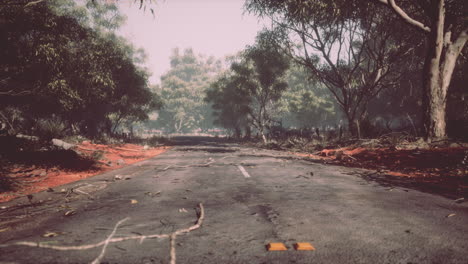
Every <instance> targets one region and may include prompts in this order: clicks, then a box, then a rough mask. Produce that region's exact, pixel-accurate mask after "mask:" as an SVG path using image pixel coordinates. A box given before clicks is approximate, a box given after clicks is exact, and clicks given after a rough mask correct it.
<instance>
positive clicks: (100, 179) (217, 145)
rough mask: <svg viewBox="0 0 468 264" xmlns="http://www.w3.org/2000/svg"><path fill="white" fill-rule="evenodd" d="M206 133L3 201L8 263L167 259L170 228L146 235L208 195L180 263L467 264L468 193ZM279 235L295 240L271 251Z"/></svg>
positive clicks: (177, 225) (181, 221) (179, 218)
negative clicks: (406, 184)
mask: <svg viewBox="0 0 468 264" xmlns="http://www.w3.org/2000/svg"><path fill="white" fill-rule="evenodd" d="M201 140H202V139H199V140H198V141H193V139H189V138H185V139H181V140H180V141H179V142H180V144H179V145H177V146H175V147H174V148H173V149H171V150H170V151H167V152H166V153H164V154H162V155H160V156H157V157H155V158H153V159H150V160H146V161H143V162H140V163H138V164H135V165H132V166H128V167H125V168H122V169H119V170H116V171H112V172H109V173H106V174H103V175H99V176H96V177H93V178H89V179H86V180H83V181H80V182H75V183H73V184H69V185H66V186H63V187H60V188H57V189H56V190H55V191H54V192H43V193H40V194H36V195H35V196H34V198H33V200H32V201H33V202H35V204H34V203H33V204H31V203H29V201H28V199H27V198H26V197H25V198H20V199H17V200H14V201H11V202H8V203H3V204H0V207H1V206H3V207H2V209H0V227H2V228H6V230H5V229H4V230H0V231H2V232H0V244H1V246H0V263H2V264H5V263H93V261H94V263H98V262H100V263H169V262H170V251H171V245H170V239H169V238H167V237H163V238H151V237H143V236H145V235H147V236H148V235H154V234H171V233H173V232H175V231H177V230H180V229H185V228H188V227H190V226H193V225H194V224H195V223H196V221H197V219H199V217H201V213H202V212H201V209H200V208H198V204H200V203H201V204H202V207H203V218H202V219H199V221H201V222H202V223H201V226H200V227H199V228H198V229H194V230H191V231H190V232H188V233H182V234H178V235H177V237H176V239H175V240H174V243H173V246H174V247H173V249H174V250H175V256H176V261H177V263H190V264H191V263H468V202H465V203H456V202H454V201H453V200H450V199H447V198H444V197H441V196H436V195H432V194H428V193H422V192H420V191H417V190H413V189H405V188H402V187H398V186H394V187H392V186H383V185H381V184H379V183H378V182H374V181H368V180H367V179H369V177H365V176H366V175H369V174H373V173H375V172H372V171H366V170H359V169H353V168H345V167H340V166H331V165H327V164H321V163H314V162H311V161H307V160H303V159H299V158H296V157H294V156H291V155H289V154H287V153H285V152H277V151H268V150H259V149H253V148H246V147H241V146H238V145H235V144H228V143H223V142H220V141H219V140H218V141H217V142H216V141H213V140H208V139H204V140H203V141H201ZM62 188H63V189H65V190H66V191H65V192H60V189H62ZM72 188H73V191H71V189H72ZM40 200H42V202H40ZM67 212H68V213H67ZM65 214H68V215H65ZM121 220H123V222H120V224H119V225H118V226H117V227H116V225H117V224H118V223H119V221H121ZM196 227H197V226H195V228H196ZM47 236H48V237H47ZM129 237H130V238H135V239H129V240H125V241H118V240H123V239H125V238H129ZM143 238H144V239H143ZM25 241H30V242H34V243H31V244H27V243H24V242H25ZM100 242H101V244H99V243H100ZM270 242H282V243H284V244H285V245H286V246H287V247H288V250H287V251H276V252H269V251H266V248H265V245H266V244H268V243H270ZM296 242H309V243H311V244H312V245H313V246H314V247H315V248H316V250H315V251H296V250H294V248H293V244H294V243H296ZM37 243H40V244H39V245H40V246H41V247H38V246H37V245H38V244H37ZM96 244H97V245H99V246H96ZM6 245H8V246H6ZM86 245H88V246H86ZM50 246H55V247H57V248H60V249H63V250H56V249H50V248H44V247H50ZM67 247H68V248H67ZM87 247H89V248H87Z"/></svg>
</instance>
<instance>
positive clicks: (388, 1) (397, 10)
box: [378, 0, 431, 33]
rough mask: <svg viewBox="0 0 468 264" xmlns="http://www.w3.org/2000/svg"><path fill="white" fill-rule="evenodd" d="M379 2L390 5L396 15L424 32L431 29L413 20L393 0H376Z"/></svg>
mask: <svg viewBox="0 0 468 264" xmlns="http://www.w3.org/2000/svg"><path fill="white" fill-rule="evenodd" d="M378 1H379V2H381V3H383V4H385V5H388V6H390V7H391V8H392V9H393V11H395V13H397V15H399V16H400V17H401V18H403V20H405V21H406V22H407V23H409V24H410V25H413V26H415V27H417V28H419V29H421V30H423V31H424V32H427V33H429V32H431V29H430V28H429V27H428V26H426V25H424V24H423V23H421V22H419V21H417V20H415V19H412V18H411V17H410V16H409V15H408V14H407V13H406V12H405V11H403V9H401V8H400V7H399V6H397V4H396V3H395V0H378Z"/></svg>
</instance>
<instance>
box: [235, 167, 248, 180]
mask: <svg viewBox="0 0 468 264" xmlns="http://www.w3.org/2000/svg"><path fill="white" fill-rule="evenodd" d="M237 168H239V170H240V171H241V172H242V174H243V175H244V177H246V178H250V175H249V173H248V172H247V171H246V170H245V169H244V167H242V166H241V165H237Z"/></svg>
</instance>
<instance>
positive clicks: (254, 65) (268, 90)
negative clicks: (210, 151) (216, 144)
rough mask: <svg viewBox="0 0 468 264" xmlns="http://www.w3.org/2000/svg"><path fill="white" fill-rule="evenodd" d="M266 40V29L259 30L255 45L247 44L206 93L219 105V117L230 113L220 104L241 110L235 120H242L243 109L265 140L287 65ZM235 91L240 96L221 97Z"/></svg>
mask: <svg viewBox="0 0 468 264" xmlns="http://www.w3.org/2000/svg"><path fill="white" fill-rule="evenodd" d="M270 41H271V39H270V38H269V36H268V34H267V32H260V33H259V34H258V35H257V38H256V43H255V45H253V46H248V47H247V48H246V49H245V50H244V51H243V52H242V54H241V56H240V58H239V61H235V62H233V63H232V64H231V67H230V73H229V74H228V75H227V77H226V76H225V77H222V78H221V79H220V80H218V82H216V83H215V85H214V87H212V88H213V89H214V90H215V91H214V92H213V93H212V96H209V97H208V98H209V99H210V100H214V101H213V103H214V106H215V107H219V106H220V107H222V108H221V109H220V110H221V111H220V113H219V114H218V116H219V117H223V119H224V118H226V117H227V116H230V113H231V111H230V110H223V108H226V107H232V106H233V105H235V106H236V107H235V109H238V110H241V111H240V112H239V113H238V114H239V116H240V118H236V120H238V121H241V120H245V119H246V118H245V117H243V114H244V113H246V114H247V116H248V118H247V120H248V121H249V122H250V124H251V125H252V126H253V127H254V128H255V129H256V130H257V132H258V133H259V134H260V136H261V137H262V139H263V141H264V142H265V143H266V142H267V138H266V132H267V131H268V130H269V129H270V128H271V126H272V124H273V123H274V122H275V120H274V119H273V118H272V115H271V114H272V111H273V109H274V108H275V106H276V104H277V102H278V101H279V99H280V98H281V95H282V93H283V92H284V91H285V90H286V88H287V83H286V82H285V79H284V77H285V74H286V71H287V69H288V68H289V60H288V58H287V57H286V56H285V55H284V54H281V53H279V52H278V51H277V50H276V48H275V45H273V44H272V43H271V42H270ZM219 93H220V94H219ZM236 93H237V94H238V95H241V97H239V96H234V97H232V100H231V101H230V102H229V103H227V102H225V101H224V100H225V99H227V100H229V98H230V97H229V96H227V95H228V94H236ZM216 94H218V95H216ZM209 95H210V94H209ZM214 95H216V96H214ZM217 100H219V101H217ZM218 110H219V109H218ZM228 113H229V114H228ZM233 114H235V113H233ZM218 120H219V119H218ZM236 123H237V122H236ZM234 127H238V126H234Z"/></svg>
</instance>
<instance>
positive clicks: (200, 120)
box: [158, 49, 220, 133]
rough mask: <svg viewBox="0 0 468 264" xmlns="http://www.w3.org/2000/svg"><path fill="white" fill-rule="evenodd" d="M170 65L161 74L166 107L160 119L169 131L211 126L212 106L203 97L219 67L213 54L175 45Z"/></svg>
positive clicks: (162, 93) (183, 130)
mask: <svg viewBox="0 0 468 264" xmlns="http://www.w3.org/2000/svg"><path fill="white" fill-rule="evenodd" d="M170 60H171V69H170V70H169V71H168V72H167V73H166V74H164V75H163V76H162V77H161V87H160V89H161V96H162V98H163V100H164V107H163V109H162V110H161V111H160V112H159V120H158V123H159V124H160V125H161V126H163V127H165V128H166V130H167V131H169V132H176V133H183V132H190V131H193V130H195V129H202V130H204V131H206V130H207V129H208V128H209V127H211V126H212V121H213V120H212V113H211V107H210V105H209V104H207V103H206V102H205V101H204V100H203V99H204V96H205V90H206V89H207V88H208V86H209V83H210V82H211V81H212V80H213V78H214V76H215V75H216V74H217V72H218V71H219V70H220V63H219V61H216V60H215V59H214V58H212V57H210V58H206V57H204V56H202V55H198V56H197V55H196V54H194V52H193V50H192V49H186V50H184V53H183V54H180V53H179V49H174V51H173V54H172V56H171V58H170Z"/></svg>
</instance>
